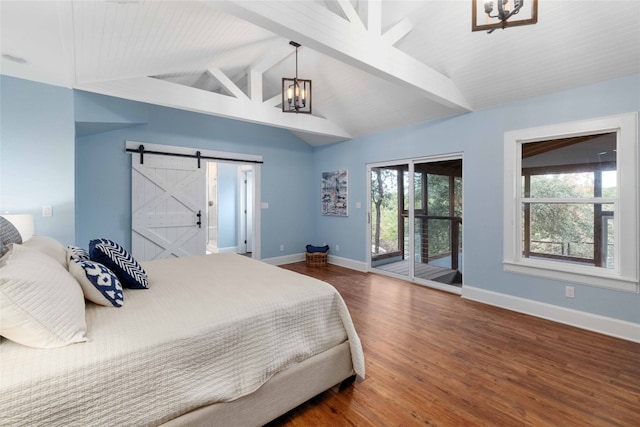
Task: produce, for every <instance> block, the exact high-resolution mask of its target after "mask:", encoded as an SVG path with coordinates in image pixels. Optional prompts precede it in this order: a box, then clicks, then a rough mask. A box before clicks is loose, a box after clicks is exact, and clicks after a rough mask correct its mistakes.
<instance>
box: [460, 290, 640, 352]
mask: <svg viewBox="0 0 640 427" xmlns="http://www.w3.org/2000/svg"><path fill="white" fill-rule="evenodd" d="M462 297H463V298H466V299H469V300H473V301H478V302H481V303H484V304H489V305H493V306H496V307H501V308H505V309H507V310H511V311H517V312H519V313H524V314H529V315H531V316H535V317H541V318H543V319H548V320H552V321H554V322H559V323H564V324H566V325H571V326H575V327H578V328H582V329H587V330H589V331H593V332H598V333H601V334H604V335H609V336H613V337H616V338H622V339H624V340H628V341H634V342H640V324H637V323H632V322H627V321H625V320H619V319H614V318H612V317H605V316H600V315H597V314H592V313H586V312H584V311H578V310H573V309H571V308H565V307H560V306H557V305H552V304H547V303H543V302H538V301H532V300H529V299H525V298H520V297H514V296H511V295H506V294H501V293H498V292H493V291H488V290H485V289H481V288H476V287H473V286H467V285H464V286H463V287H462Z"/></svg>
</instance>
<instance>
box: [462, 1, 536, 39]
mask: <svg viewBox="0 0 640 427" xmlns="http://www.w3.org/2000/svg"><path fill="white" fill-rule="evenodd" d="M509 3H512V5H513V6H511V5H510V4H509ZM524 4H525V0H512V1H510V0H486V1H483V0H472V23H471V31H487V33H488V34H491V33H492V32H493V31H495V30H496V29H497V28H502V29H505V28H507V27H516V26H519V25H531V24H535V23H537V22H538V0H529V4H530V5H531V8H528V7H523V6H524ZM483 17H484V20H485V22H481V21H482V18H483Z"/></svg>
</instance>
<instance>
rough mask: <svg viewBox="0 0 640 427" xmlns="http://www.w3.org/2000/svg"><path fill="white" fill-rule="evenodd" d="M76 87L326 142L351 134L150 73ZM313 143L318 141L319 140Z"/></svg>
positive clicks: (321, 121) (309, 118) (268, 105)
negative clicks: (289, 131) (274, 128)
mask: <svg viewBox="0 0 640 427" xmlns="http://www.w3.org/2000/svg"><path fill="white" fill-rule="evenodd" d="M218 77H219V76H217V77H216V78H218ZM76 88H77V89H80V90H86V91H89V92H94V93H100V94H104V95H109V96H116V97H119V98H124V99H130V100H133V101H139V102H147V103H150V104H155V105H162V106H165V107H171V108H178V109H181V110H185V111H193V112H196V113H203V114H210V115H213V116H219V117H226V118H230V119H235V120H241V121H245V122H251V123H257V124H261V125H267V126H274V127H279V128H284V129H288V130H291V131H295V132H301V133H305V134H311V135H316V136H320V137H323V138H320V139H318V140H319V141H326V143H329V142H338V141H344V140H347V139H350V138H351V135H350V134H349V133H348V132H347V131H346V130H344V129H342V128H341V127H339V126H337V125H336V124H334V123H332V122H330V121H329V120H327V119H324V118H322V117H317V116H312V115H310V114H285V113H283V112H282V111H281V110H280V109H278V108H274V106H273V104H272V103H271V102H262V100H259V101H257V100H250V99H249V98H247V96H246V95H244V94H243V97H240V98H234V97H232V96H226V95H222V94H219V93H214V92H208V91H206V90H201V89H196V88H192V87H189V86H184V85H180V84H177V83H172V82H169V81H166V80H160V79H155V78H153V77H134V78H130V79H123V80H110V81H101V82H91V83H83V84H78V85H77V86H76ZM316 139H317V138H316ZM316 145H320V143H318V144H316Z"/></svg>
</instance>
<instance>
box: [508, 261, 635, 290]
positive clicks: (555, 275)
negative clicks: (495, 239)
mask: <svg viewBox="0 0 640 427" xmlns="http://www.w3.org/2000/svg"><path fill="white" fill-rule="evenodd" d="M502 264H503V268H504V271H506V272H509V273H518V274H525V275H528V276H535V277H542V278H544V279H551V280H559V281H562V282H571V283H576V284H583V285H588V286H596V287H599V288H606V289H611V290H615V291H622V292H631V293H636V294H637V293H639V291H640V288H639V286H638V279H636V278H627V277H621V276H619V275H616V274H615V273H613V272H611V271H609V270H604V271H602V272H600V271H595V270H596V269H595V268H594V270H591V269H590V271H584V268H574V269H569V268H567V267H566V266H564V265H558V266H556V265H549V264H559V263H555V262H552V263H549V262H545V261H538V260H521V261H503V263H502ZM580 270H582V271H580ZM597 270H602V269H597Z"/></svg>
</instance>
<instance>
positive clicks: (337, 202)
mask: <svg viewBox="0 0 640 427" xmlns="http://www.w3.org/2000/svg"><path fill="white" fill-rule="evenodd" d="M348 183H349V178H348V175H347V170H346V169H343V170H339V171H332V172H322V215H336V216H347V215H348V211H347V193H348Z"/></svg>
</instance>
